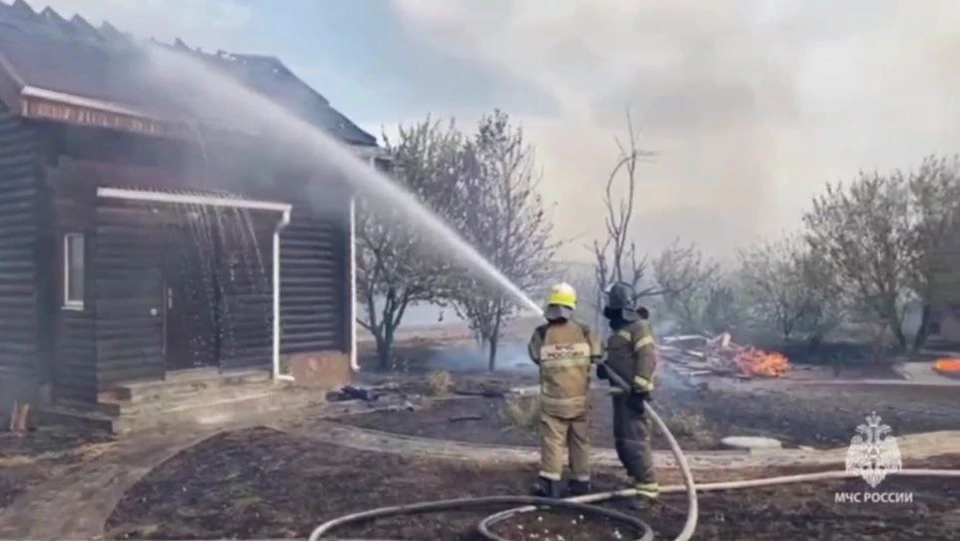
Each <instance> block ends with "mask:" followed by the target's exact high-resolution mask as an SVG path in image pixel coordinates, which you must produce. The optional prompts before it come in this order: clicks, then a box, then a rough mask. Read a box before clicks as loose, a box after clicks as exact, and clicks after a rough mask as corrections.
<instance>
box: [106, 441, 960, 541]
mask: <svg viewBox="0 0 960 541" xmlns="http://www.w3.org/2000/svg"><path fill="white" fill-rule="evenodd" d="M926 465H927V466H928V467H948V466H952V467H956V466H958V465H960V455H958V456H953V457H941V458H938V459H936V460H934V461H928V462H927V464H926ZM808 470H809V469H808ZM773 473H782V471H776V472H774V471H771V470H766V471H761V470H753V471H740V472H729V471H728V472H706V473H705V475H703V476H702V478H700V479H698V481H702V482H709V481H712V480H718V479H721V478H725V479H731V478H752V477H761V476H769V475H771V474H773ZM534 475H535V472H534V471H533V469H532V466H523V467H521V466H503V465H500V466H497V465H483V464H476V463H463V462H451V461H441V460H431V459H426V458H422V459H419V458H404V457H401V456H398V455H393V454H379V453H370V452H359V451H356V450H351V449H347V448H340V447H336V446H327V445H318V444H317V443H315V442H311V441H304V440H300V439H297V438H294V437H291V436H288V435H285V434H282V433H279V432H275V431H272V430H268V429H263V428H260V429H250V430H244V431H239V432H233V433H225V434H221V435H219V436H216V437H214V438H211V439H210V440H207V441H206V442H203V443H202V444H200V445H198V446H197V447H194V448H192V449H190V450H187V451H184V452H182V453H181V454H179V455H177V456H176V457H174V458H172V459H171V460H169V461H168V462H166V463H164V464H162V465H160V466H159V467H158V468H157V469H155V470H154V471H153V472H152V473H151V474H149V475H148V476H147V477H145V478H144V479H143V480H141V482H140V483H138V484H137V485H135V486H134V487H133V488H132V489H131V490H130V491H129V492H128V493H127V494H126V495H125V497H124V498H123V500H122V501H121V502H120V504H119V505H118V506H117V508H116V509H115V511H114V513H113V515H112V516H111V517H110V519H109V520H108V523H107V528H108V536H109V537H110V538H114V539H117V538H121V539H130V538H147V539H215V538H217V539H223V538H233V539H255V538H261V539H263V538H268V539H269V538H273V539H276V538H292V537H300V538H304V537H305V536H307V535H308V534H309V533H310V531H311V530H312V529H313V528H314V527H315V526H317V525H318V524H319V523H321V522H323V521H324V520H328V519H331V518H335V517H337V516H340V515H343V514H345V513H350V512H354V511H359V510H363V509H367V508H372V507H378V506H383V505H395V504H400V503H408V502H411V500H415V499H418V498H416V497H413V496H412V495H418V494H419V495H429V498H430V499H442V498H452V497H464V496H468V495H476V496H479V495H492V494H518V493H524V492H526V491H527V490H528V489H529V484H530V482H531V481H532V478H533V476H534ZM664 477H665V478H664V481H666V482H675V481H676V475H675V473H674V472H665V475H664ZM595 483H596V485H597V487H596V488H597V489H599V490H604V489H615V488H620V487H623V486H624V485H625V480H623V479H622V478H620V477H619V476H618V474H617V473H616V472H606V471H605V472H599V473H598V475H597V476H596V480H595ZM864 487H865V485H864V484H863V482H862V481H859V482H854V481H851V482H839V483H820V484H815V485H813V484H811V485H794V486H785V487H778V488H770V489H762V490H761V489H753V490H750V491H741V492H717V493H705V494H702V495H701V500H700V501H701V515H700V517H701V520H700V524H701V525H700V528H699V530H698V531H699V534H698V537H697V538H698V539H705V540H707V539H710V540H730V539H740V540H782V539H798V540H814V539H816V540H824V539H844V540H867V539H870V540H883V539H891V540H892V539H898V540H903V539H918V540H919V539H923V540H928V541H933V540H948V539H955V538H956V536H955V533H956V528H957V522H956V520H957V518H958V517H960V487H958V486H957V484H956V482H944V481H942V480H932V479H913V480H906V479H904V480H897V479H894V480H888V481H886V482H885V484H884V488H885V490H897V491H912V492H913V493H914V499H915V501H914V502H913V503H911V504H883V505H877V506H870V505H858V504H835V503H834V499H833V498H834V493H835V492H836V491H845V490H851V491H862V490H863V489H864ZM613 505H614V507H618V508H620V509H623V508H624V506H623V504H613ZM494 511H496V509H487V510H476V511H465V512H447V513H438V514H431V515H421V516H415V517H398V518H393V519H384V520H381V521H376V522H373V523H367V524H364V525H362V526H359V527H353V528H345V529H344V530H343V531H337V532H336V534H337V535H340V536H343V537H354V538H358V537H365V538H368V539H370V538H378V539H420V540H438V541H445V540H451V541H452V540H473V539H478V537H477V536H476V534H475V533H474V531H475V526H476V523H477V522H478V521H479V520H480V519H481V518H482V517H483V516H484V515H487V514H489V513H491V512H494ZM685 511H686V507H685V503H684V501H683V498H682V496H679V495H676V496H674V495H668V496H665V499H664V503H663V504H662V505H661V506H659V507H658V508H656V509H653V510H650V511H648V512H647V515H646V519H647V521H648V522H649V523H650V525H651V526H653V527H654V528H655V529H656V531H657V534H658V538H669V536H671V535H674V534H676V533H678V530H679V528H680V526H681V525H682V522H683V519H684V516H685ZM499 528H500V529H499V531H500V532H501V534H503V535H505V536H507V537H508V538H510V539H516V540H526V539H529V540H534V539H536V540H538V541H542V540H544V539H553V540H557V541H559V540H561V539H563V540H566V541H577V540H584V541H585V540H596V541H604V540H613V539H630V538H631V537H629V534H630V533H631V532H630V531H629V530H628V529H627V528H624V527H623V526H622V525H617V524H612V523H610V522H609V521H607V520H606V519H596V520H593V519H590V518H589V517H583V518H581V517H580V516H578V513H575V512H574V513H570V512H567V513H561V512H551V511H537V512H535V513H530V514H527V515H523V516H521V517H517V518H514V519H512V520H511V521H510V522H508V523H505V524H503V525H501V526H500V527H499ZM618 534H619V537H618Z"/></svg>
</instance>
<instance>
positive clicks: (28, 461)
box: [0, 442, 116, 468]
mask: <svg viewBox="0 0 960 541" xmlns="http://www.w3.org/2000/svg"><path fill="white" fill-rule="evenodd" d="M115 445H116V442H103V443H87V444H84V445H81V446H79V447H77V448H74V449H68V450H65V451H48V452H45V453H39V454H36V455H28V454H22V455H10V456H5V457H0V468H16V467H23V466H32V465H35V464H37V463H38V462H44V461H51V460H63V459H68V458H77V459H79V460H80V461H84V462H85V461H88V460H93V459H95V458H99V457H101V456H103V455H105V454H107V453H109V452H110V451H111V450H112V449H113V448H114V447H115Z"/></svg>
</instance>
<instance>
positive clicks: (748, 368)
mask: <svg viewBox="0 0 960 541" xmlns="http://www.w3.org/2000/svg"><path fill="white" fill-rule="evenodd" d="M733 360H734V362H736V363H737V366H739V367H740V369H741V370H743V371H744V373H745V374H746V375H748V376H762V377H768V378H778V377H780V376H782V375H784V374H786V373H787V371H788V370H790V361H788V360H787V358H786V357H785V356H784V355H781V354H780V353H775V352H773V353H771V352H766V351H763V350H762V349H757V348H755V347H747V348H745V349H744V350H743V351H740V352H738V353H737V354H736V356H734V358H733Z"/></svg>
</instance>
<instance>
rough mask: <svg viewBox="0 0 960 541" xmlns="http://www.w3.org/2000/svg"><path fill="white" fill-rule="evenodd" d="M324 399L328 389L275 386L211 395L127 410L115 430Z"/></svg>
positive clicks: (220, 418)
mask: <svg viewBox="0 0 960 541" xmlns="http://www.w3.org/2000/svg"><path fill="white" fill-rule="evenodd" d="M324 401H325V394H324V393H321V392H318V391H311V390H308V389H303V388H299V387H273V388H270V389H269V390H260V391H259V392H254V391H253V390H248V391H247V393H246V394H237V395H234V396H227V397H219V398H213V397H211V398H210V399H208V400H207V401H205V402H192V403H189V404H180V405H176V406H174V405H171V406H170V407H167V408H159V409H155V410H145V411H141V412H140V413H135V414H132V413H126V412H125V413H124V414H123V415H120V416H119V417H116V418H115V420H114V421H113V424H112V430H113V432H114V433H117V434H129V433H133V432H139V431H144V430H159V429H165V428H182V427H184V426H190V427H197V426H216V425H222V424H227V423H230V422H233V421H236V420H238V419H242V418H250V417H254V416H257V415H260V414H264V413H270V412H279V411H283V410H285V409H296V408H303V407H307V406H310V405H311V404H320V403H323V402H324Z"/></svg>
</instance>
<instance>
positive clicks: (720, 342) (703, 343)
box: [662, 333, 790, 379]
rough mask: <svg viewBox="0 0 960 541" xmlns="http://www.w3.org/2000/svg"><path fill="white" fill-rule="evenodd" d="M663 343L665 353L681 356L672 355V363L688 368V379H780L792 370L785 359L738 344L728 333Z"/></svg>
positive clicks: (677, 338) (696, 336)
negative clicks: (707, 377)
mask: <svg viewBox="0 0 960 541" xmlns="http://www.w3.org/2000/svg"><path fill="white" fill-rule="evenodd" d="M664 343H665V344H664V346H663V348H662V349H663V350H664V352H665V353H667V354H668V355H669V354H670V353H671V352H673V353H679V355H671V356H670V357H671V360H672V361H675V362H677V363H678V364H681V365H685V367H686V368H688V369H689V373H688V375H694V376H696V375H710V374H716V375H724V376H734V377H739V378H743V379H752V378H756V377H761V378H778V377H781V376H783V375H784V374H786V373H787V371H789V370H790V362H789V361H788V360H787V358H786V357H785V356H784V355H781V354H780V353H776V352H768V351H764V350H761V349H758V348H755V347H753V346H743V345H740V344H736V343H734V342H733V341H732V339H731V337H730V334H729V333H723V334H720V335H718V336H715V337H713V338H708V337H706V336H699V335H688V336H673V337H667V338H665V339H664ZM691 357H693V358H694V359H696V360H693V359H691Z"/></svg>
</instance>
